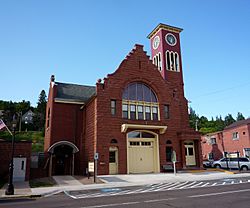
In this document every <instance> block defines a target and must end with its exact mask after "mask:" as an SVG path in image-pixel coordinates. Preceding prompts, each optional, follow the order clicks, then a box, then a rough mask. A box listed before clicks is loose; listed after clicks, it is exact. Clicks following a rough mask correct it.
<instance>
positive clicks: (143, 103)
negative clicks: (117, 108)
mask: <svg viewBox="0 0 250 208" xmlns="http://www.w3.org/2000/svg"><path fill="white" fill-rule="evenodd" d="M122 117H123V118H127V119H133V120H136V119H137V120H159V103H158V100H157V97H156V95H155V93H154V91H153V90H152V89H151V88H149V87H148V86H147V85H145V84H143V83H140V82H133V83H130V84H129V85H128V86H127V87H126V88H125V89H124V91H123V95H122Z"/></svg>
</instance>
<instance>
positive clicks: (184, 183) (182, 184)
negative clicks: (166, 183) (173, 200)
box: [167, 181, 189, 190]
mask: <svg viewBox="0 0 250 208" xmlns="http://www.w3.org/2000/svg"><path fill="white" fill-rule="evenodd" d="M188 183H189V181H186V182H183V183H181V184H179V185H177V186H174V187H172V188H168V189H167V190H172V189H178V188H179V187H182V186H184V185H186V184H188Z"/></svg>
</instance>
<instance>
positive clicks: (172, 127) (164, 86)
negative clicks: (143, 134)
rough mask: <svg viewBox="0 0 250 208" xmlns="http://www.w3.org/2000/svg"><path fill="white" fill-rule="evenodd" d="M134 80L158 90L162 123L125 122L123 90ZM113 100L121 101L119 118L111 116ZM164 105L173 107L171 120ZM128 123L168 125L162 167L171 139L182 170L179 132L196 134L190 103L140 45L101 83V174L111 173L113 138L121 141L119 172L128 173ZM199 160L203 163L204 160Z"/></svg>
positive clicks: (161, 141) (161, 138)
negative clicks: (190, 119)
mask: <svg viewBox="0 0 250 208" xmlns="http://www.w3.org/2000/svg"><path fill="white" fill-rule="evenodd" d="M139 62H140V63H139ZM173 73H176V72H173ZM134 81H136V82H143V83H145V84H147V85H148V86H150V87H151V88H152V89H153V90H154V91H155V93H156V95H157V97H158V101H159V103H160V116H161V120H160V121H138V120H136V121H133V120H126V119H122V93H123V89H124V88H125V87H126V86H127V84H129V83H130V82H134ZM173 90H175V91H176V93H175V96H173ZM111 99H115V100H116V101H117V103H116V106H117V108H116V109H117V114H116V116H112V115H111V113H110V100H111ZM164 104H169V105H170V119H165V118H164ZM124 123H131V124H133V123H134V124H144V125H146V124H148V125H166V126H168V129H167V131H166V133H165V134H162V135H160V136H159V145H160V165H161V166H162V165H163V164H165V163H166V153H165V147H166V145H165V144H166V140H168V139H170V140H171V141H172V143H173V147H174V150H175V151H176V153H177V158H178V160H179V161H180V163H179V167H182V165H183V164H182V151H181V147H180V138H178V137H177V132H179V131H185V130H187V131H190V132H192V130H190V129H189V128H188V126H189V122H188V111H187V101H186V99H185V97H184V95H183V85H180V84H179V85H177V84H173V83H172V82H171V80H168V81H165V80H164V79H163V78H162V76H161V74H160V72H159V71H158V70H157V69H156V67H155V66H154V65H153V64H152V62H151V61H150V60H149V58H148V56H147V55H146V53H145V52H144V51H143V46H140V45H136V49H134V50H133V51H132V52H131V53H130V54H129V55H128V56H127V57H126V59H125V60H124V61H123V62H122V63H121V64H120V66H119V67H118V69H117V70H116V72H115V73H113V74H110V75H108V77H107V78H105V79H104V83H103V84H102V83H97V151H98V152H99V154H100V160H99V166H98V173H99V174H108V162H109V160H108V159H109V158H108V157H109V154H108V153H109V147H110V146H111V144H110V141H111V139H117V141H118V148H119V173H126V171H127V167H126V164H127V163H126V157H127V155H126V134H125V133H121V125H122V124H124ZM192 136H193V135H192ZM192 136H191V137H190V138H189V137H188V135H186V137H185V138H183V139H194V137H192ZM196 137H197V135H196ZM198 138H199V135H198ZM198 145H199V144H198ZM200 149H201V148H200V147H199V150H200ZM197 155H198V153H197ZM198 160H199V161H200V159H198ZM100 163H101V164H103V165H101V164H100ZM198 165H200V164H198Z"/></svg>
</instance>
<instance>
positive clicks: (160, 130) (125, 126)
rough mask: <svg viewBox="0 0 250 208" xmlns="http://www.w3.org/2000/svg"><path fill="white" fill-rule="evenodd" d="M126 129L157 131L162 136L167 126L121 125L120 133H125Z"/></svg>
mask: <svg viewBox="0 0 250 208" xmlns="http://www.w3.org/2000/svg"><path fill="white" fill-rule="evenodd" d="M128 129H140V130H144V129H148V130H159V132H160V134H164V133H165V132H166V130H167V126H155V125H140V124H122V126H121V132H122V133H125V132H127V130H128Z"/></svg>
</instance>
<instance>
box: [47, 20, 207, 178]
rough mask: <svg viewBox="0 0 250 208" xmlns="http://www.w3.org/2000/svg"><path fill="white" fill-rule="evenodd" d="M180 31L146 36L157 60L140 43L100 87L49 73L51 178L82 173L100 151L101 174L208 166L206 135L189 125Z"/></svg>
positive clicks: (164, 28)
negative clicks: (203, 145) (205, 160)
mask: <svg viewBox="0 0 250 208" xmlns="http://www.w3.org/2000/svg"><path fill="white" fill-rule="evenodd" d="M181 31H182V29H180V28H176V27H172V26H169V25H165V24H159V25H158V26H157V27H156V28H155V29H154V30H153V31H152V32H151V33H150V34H149V36H148V38H149V39H150V43H151V53H152V60H150V58H149V56H147V54H146V52H145V51H144V50H143V46H142V45H138V44H136V45H135V47H134V49H132V51H131V52H130V53H129V54H128V55H127V56H126V58H125V59H124V60H123V61H122V62H121V64H120V66H119V67H118V69H117V70H116V71H115V72H114V73H112V74H108V75H107V77H105V78H104V79H103V80H101V79H99V80H98V81H97V83H96V86H85V85H76V84H67V83H61V82H56V81H55V77H54V76H53V75H52V76H51V81H50V89H49V95H48V104H47V113H46V130H45V146H44V148H45V149H44V150H45V152H46V153H47V155H48V157H49V158H50V159H49V162H48V166H47V167H48V170H49V175H57V174H82V173H84V172H85V169H86V167H87V166H88V162H92V161H93V160H94V154H95V153H98V155H99V159H98V163H97V164H98V166H97V170H98V174H127V173H128V174H129V173H149V172H155V173H157V172H161V171H163V167H166V165H168V164H172V163H171V154H172V151H173V150H174V151H175V152H176V155H177V161H178V162H177V168H178V169H186V168H193V167H196V168H200V167H202V157H201V145H200V135H199V134H198V133H197V132H195V131H194V130H193V129H191V128H190V127H189V121H188V106H187V100H186V98H185V97H184V89H183V86H184V83H183V71H182V63H181V50H180V32H181Z"/></svg>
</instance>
